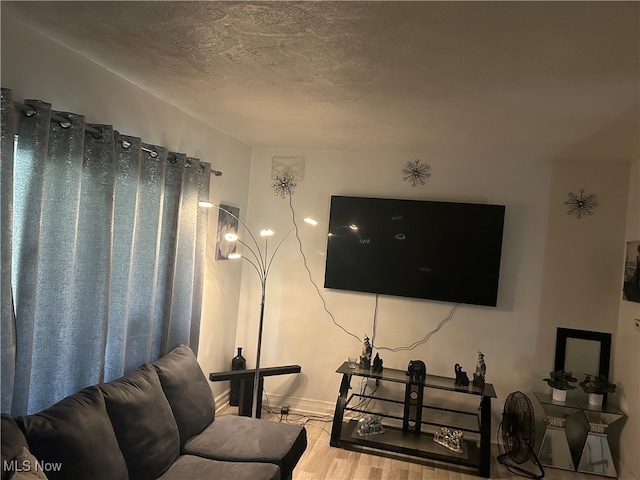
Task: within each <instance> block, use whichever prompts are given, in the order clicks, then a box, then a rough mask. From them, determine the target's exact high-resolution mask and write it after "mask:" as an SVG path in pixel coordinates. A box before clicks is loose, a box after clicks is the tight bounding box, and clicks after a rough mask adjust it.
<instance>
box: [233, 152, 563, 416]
mask: <svg viewBox="0 0 640 480" xmlns="http://www.w3.org/2000/svg"><path fill="white" fill-rule="evenodd" d="M278 155H301V156H303V157H304V158H305V161H306V172H305V178H304V180H303V181H300V182H298V184H297V187H296V189H295V193H294V195H293V196H292V197H291V200H292V202H293V206H294V210H295V212H296V216H297V218H298V220H299V221H300V220H301V219H302V217H304V216H305V215H310V216H313V217H315V218H317V219H318V220H320V223H319V225H318V226H317V227H315V228H313V227H307V226H303V227H301V230H300V232H301V238H302V245H303V250H304V253H305V255H306V256H307V259H308V265H309V269H310V271H311V275H312V278H313V279H314V281H315V282H316V283H317V285H318V286H319V287H320V291H321V293H322V296H323V297H324V299H325V300H326V303H327V306H328V308H329V310H330V311H331V312H332V313H333V315H334V316H335V319H336V321H337V322H338V323H340V324H342V325H343V326H344V327H345V328H346V329H347V330H349V331H350V332H352V333H354V334H356V335H357V336H359V337H360V338H361V337H362V336H363V335H364V334H367V335H368V336H370V337H371V335H372V321H373V311H374V302H375V297H374V295H370V294H355V293H348V292H338V291H330V290H324V289H323V288H322V285H323V279H324V261H325V257H324V254H325V250H326V234H327V221H328V214H329V212H328V207H329V200H330V196H331V195H332V194H350V195H370V196H381V197H400V198H416V199H436V200H446V201H469V202H479V203H497V204H504V205H506V207H507V208H506V223H505V233H504V246H503V260H502V267H501V279H500V293H499V298H498V307H497V308H490V307H477V306H467V305H463V306H461V307H460V308H459V309H458V310H457V312H456V313H455V315H454V318H453V319H452V320H451V321H450V322H448V323H447V324H446V325H445V326H443V327H442V329H441V330H440V331H439V332H438V333H437V334H435V335H434V336H433V337H432V338H431V339H430V340H429V342H428V343H427V344H426V345H423V346H420V347H418V348H416V349H415V350H413V351H410V352H398V353H394V352H389V351H384V350H382V351H380V355H381V357H382V358H383V360H384V365H385V366H386V367H391V368H400V369H404V368H406V365H407V363H408V361H409V360H411V359H414V358H420V359H423V360H424V361H425V362H426V364H427V370H428V371H429V372H430V373H433V374H437V375H447V376H453V366H454V364H455V363H460V364H461V365H462V366H463V367H464V369H465V370H467V371H468V372H472V371H473V370H474V369H475V363H476V355H477V351H478V350H482V351H483V353H484V354H485V360H486V363H487V370H488V380H487V381H489V382H492V383H494V384H495V385H496V388H497V390H498V392H499V395H500V398H499V399H498V401H497V402H496V403H495V406H496V411H497V410H498V409H500V410H501V401H504V398H505V397H506V395H507V394H508V393H510V392H511V391H513V390H516V389H523V390H532V389H533V388H535V387H536V386H539V387H540V388H541V387H542V383H541V382H540V378H542V377H541V376H540V375H541V374H540V373H538V372H537V370H540V369H539V368H538V367H539V366H540V361H539V359H538V358H537V357H536V344H535V339H536V337H537V333H538V323H539V314H540V312H539V308H540V296H541V286H542V283H543V262H542V259H543V257H544V248H545V237H546V221H547V211H548V209H549V204H548V199H549V194H550V188H551V176H552V169H551V166H550V165H549V164H547V163H545V162H540V161H532V160H529V159H521V160H518V159H513V158H510V159H509V160H507V161H497V160H496V161H490V160H489V161H485V162H477V161H475V159H461V158H455V152H453V153H452V154H451V156H452V158H439V159H433V160H429V158H430V155H429V152H417V153H416V152H398V153H397V154H363V153H349V152H332V151H290V150H272V149H254V153H253V160H252V173H251V187H250V192H251V193H250V195H251V196H250V200H249V210H250V212H249V222H250V223H251V225H253V226H255V228H256V229H259V228H262V226H267V225H269V226H272V227H273V228H274V229H276V230H277V231H279V232H286V231H287V230H288V229H289V227H290V226H291V225H292V223H291V211H290V209H289V200H288V199H284V200H283V199H281V198H280V197H276V196H275V195H274V192H273V190H272V188H271V180H270V173H271V158H272V157H273V156H278ZM415 158H419V159H422V160H423V161H425V162H427V163H429V164H430V165H431V172H432V176H431V178H429V179H428V180H427V184H426V185H425V186H422V187H416V188H413V187H411V185H410V184H409V183H408V182H404V181H403V180H402V173H401V169H402V168H403V167H404V166H405V165H406V162H407V161H410V160H413V159H415ZM247 273H249V274H250V271H249V270H247ZM253 276H255V275H253ZM243 281H244V279H243ZM243 299H246V300H248V301H247V302H242V304H243V305H247V306H246V308H241V317H240V322H239V329H238V342H241V343H244V344H245V345H247V346H249V345H255V337H256V334H255V332H256V327H255V323H256V321H257V316H258V313H257V305H256V303H257V302H258V301H259V292H258V291H257V285H256V283H255V282H254V281H253V278H251V284H250V288H247V289H246V291H244V292H243ZM452 307H453V304H450V303H444V302H433V301H426V300H411V299H401V298H394V297H388V296H381V297H380V298H379V304H378V327H377V336H376V339H375V340H376V344H377V345H381V346H387V347H400V346H406V345H409V344H411V343H413V342H414V341H416V340H418V339H421V338H423V337H424V336H425V335H426V334H427V333H428V332H430V331H431V330H432V329H434V328H436V327H437V325H438V324H439V323H440V321H441V320H442V319H444V318H445V317H447V315H448V314H449V312H450V310H451V308H452ZM360 350H361V343H360V341H358V340H356V339H353V338H352V337H350V336H348V335H346V334H345V333H343V332H342V331H341V330H340V329H339V328H337V327H336V326H334V324H333V322H332V319H331V317H330V316H329V315H328V314H327V313H325V312H324V311H323V308H322V303H321V300H320V298H319V297H318V294H317V293H316V291H315V289H314V287H313V286H312V285H311V283H310V281H309V279H308V277H307V273H306V271H305V270H304V268H303V262H302V257H301V255H300V253H299V251H298V247H297V243H296V240H295V238H289V239H287V241H286V243H285V244H284V246H283V248H282V250H281V251H280V252H279V254H278V257H277V258H276V261H275V262H274V267H273V270H272V273H271V276H270V278H269V284H268V289H267V307H266V321H265V333H264V345H263V358H262V362H263V364H264V365H269V364H271V365H277V364H288V363H300V364H301V365H302V367H303V374H302V375H301V376H299V377H298V378H294V377H291V378H288V379H269V381H268V382H267V387H266V389H267V392H268V393H270V394H272V395H273V398H274V401H276V400H277V399H278V396H279V395H285V396H287V398H286V402H287V403H289V404H292V405H296V403H297V402H301V406H302V407H304V406H306V404H307V402H306V401H307V400H317V401H319V402H324V403H323V405H324V406H325V407H326V408H328V409H329V410H330V409H331V408H332V406H333V404H334V403H335V398H336V394H337V389H338V385H339V380H340V378H339V376H338V375H336V374H334V373H333V372H334V371H335V369H336V368H337V367H338V366H339V364H340V363H341V362H342V361H344V360H345V359H346V357H347V356H348V355H350V354H354V353H355V354H359V353H360ZM249 352H253V349H252V348H250V349H249ZM252 357H253V355H252V354H249V356H248V360H249V362H252V361H253V358H252ZM545 369H546V367H544V368H542V371H544V370H545ZM283 401H284V400H283Z"/></svg>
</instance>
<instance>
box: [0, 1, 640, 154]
mask: <svg viewBox="0 0 640 480" xmlns="http://www.w3.org/2000/svg"><path fill="white" fill-rule="evenodd" d="M2 9H3V15H4V13H5V11H6V12H10V13H11V14H12V15H15V16H18V17H20V18H22V19H23V21H25V22H27V23H29V24H31V25H33V26H34V28H36V29H37V30H39V31H41V32H42V33H44V34H45V35H47V36H50V37H51V38H53V39H54V40H56V41H57V42H60V43H62V44H64V45H66V46H68V47H69V48H71V49H73V50H75V51H77V52H78V53H80V54H82V55H84V56H86V57H89V58H91V59H92V60H94V61H95V62H97V63H99V64H101V65H103V66H105V67H106V68H108V69H109V70H111V71H113V72H115V73H117V74H118V75H120V76H122V77H124V78H126V79H128V80H129V81H131V82H133V83H135V84H137V85H139V86H141V87H142V88H144V89H146V90H148V91H149V92H151V93H153V94H154V95H156V96H158V97H160V98H162V99H164V100H166V101H168V102H169V103H171V104H173V105H175V106H177V107H179V108H180V109H182V110H184V111H186V112H188V113H190V114H192V115H193V116H195V117H197V118H199V119H201V120H203V121H205V122H206V123H208V124H210V125H212V126H214V127H216V128H218V129H219V130H222V131H224V132H226V133H228V134H230V135H232V136H234V137H236V138H238V139H240V140H242V141H244V142H246V143H247V144H249V145H252V146H271V147H299V148H323V149H341V150H399V149H400V150H414V151H415V150H422V149H431V150H435V151H446V149H447V146H450V145H452V144H454V143H455V144H461V143H463V142H468V143H469V145H468V146H467V149H468V151H469V153H470V154H471V153H472V152H476V153H477V154H478V155H482V156H490V155H497V154H499V153H500V152H514V151H522V150H523V149H527V150H528V151H530V152H531V154H532V155H540V156H543V157H546V158H549V157H553V156H563V155H565V156H571V155H577V156H580V155H583V156H584V155H586V156H590V155H591V156H597V155H599V156H603V155H606V156H608V157H610V158H613V159H622V160H628V159H634V156H635V158H637V157H638V130H639V129H640V126H639V123H638V122H639V121H638V98H639V89H640V87H639V84H640V72H639V70H640V69H639V58H640V42H639V26H638V25H639V23H640V20H639V18H640V4H639V3H637V2H626V3H617V2H615V3H614V2H488V3H485V2H395V1H390V2H255V3H254V2H237V3H236V2H15V3H14V2H6V1H3V2H2ZM5 9H6V10H5ZM540 139H544V140H543V141H540ZM539 144H543V145H544V146H545V147H544V148H545V149H542V148H541V147H539V146H538V145H539ZM576 145H583V146H582V147H578V148H576ZM594 148H595V150H596V151H595V152H594ZM598 149H602V150H603V151H602V152H599V151H597V150H598Z"/></svg>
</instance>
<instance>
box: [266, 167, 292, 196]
mask: <svg viewBox="0 0 640 480" xmlns="http://www.w3.org/2000/svg"><path fill="white" fill-rule="evenodd" d="M273 178H274V179H275V182H273V184H272V185H271V186H272V187H273V191H274V192H275V194H276V195H280V196H281V197H282V198H284V197H285V195H293V189H294V187H295V186H296V184H295V183H294V182H293V175H289V174H288V173H287V172H282V173H281V174H280V175H276V176H275V177H273Z"/></svg>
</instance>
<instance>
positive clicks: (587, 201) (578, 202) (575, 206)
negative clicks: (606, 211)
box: [564, 188, 598, 219]
mask: <svg viewBox="0 0 640 480" xmlns="http://www.w3.org/2000/svg"><path fill="white" fill-rule="evenodd" d="M595 198H596V196H595V195H594V194H593V193H591V194H589V195H585V194H584V188H581V189H580V196H579V197H578V195H576V194H575V193H571V192H570V193H569V200H567V201H565V202H564V204H565V205H567V206H568V207H569V210H567V215H576V216H577V217H578V219H580V218H582V216H583V215H585V214H586V215H593V208H594V207H596V206H598V203H597V202H596V201H595Z"/></svg>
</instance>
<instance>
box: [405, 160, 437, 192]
mask: <svg viewBox="0 0 640 480" xmlns="http://www.w3.org/2000/svg"><path fill="white" fill-rule="evenodd" d="M430 168H431V167H429V165H427V164H426V163H421V162H420V160H416V161H414V162H407V166H406V167H405V168H403V169H402V173H404V175H405V176H404V177H402V179H403V180H404V181H405V182H411V186H412V187H415V186H416V185H418V183H420V185H424V184H425V182H424V181H425V179H426V178H428V177H430V176H431V173H429V169H430Z"/></svg>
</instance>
